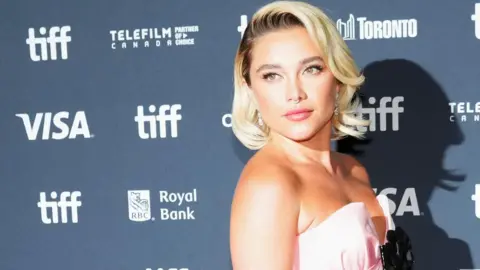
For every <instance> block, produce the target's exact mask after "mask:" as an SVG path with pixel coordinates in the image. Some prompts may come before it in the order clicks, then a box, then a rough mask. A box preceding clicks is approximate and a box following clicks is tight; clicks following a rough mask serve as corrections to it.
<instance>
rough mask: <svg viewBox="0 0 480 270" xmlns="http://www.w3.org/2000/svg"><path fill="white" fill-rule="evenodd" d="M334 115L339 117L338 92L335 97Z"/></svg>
mask: <svg viewBox="0 0 480 270" xmlns="http://www.w3.org/2000/svg"><path fill="white" fill-rule="evenodd" d="M333 113H334V114H335V116H338V92H337V94H336V95H335V110H334V111H333Z"/></svg>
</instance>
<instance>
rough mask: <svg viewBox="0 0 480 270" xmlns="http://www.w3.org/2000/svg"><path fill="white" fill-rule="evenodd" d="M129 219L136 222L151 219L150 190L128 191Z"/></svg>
mask: <svg viewBox="0 0 480 270" xmlns="http://www.w3.org/2000/svg"><path fill="white" fill-rule="evenodd" d="M128 218H129V219H130V220H131V221H136V222H142V221H147V220H150V219H151V204H150V190H129V191H128Z"/></svg>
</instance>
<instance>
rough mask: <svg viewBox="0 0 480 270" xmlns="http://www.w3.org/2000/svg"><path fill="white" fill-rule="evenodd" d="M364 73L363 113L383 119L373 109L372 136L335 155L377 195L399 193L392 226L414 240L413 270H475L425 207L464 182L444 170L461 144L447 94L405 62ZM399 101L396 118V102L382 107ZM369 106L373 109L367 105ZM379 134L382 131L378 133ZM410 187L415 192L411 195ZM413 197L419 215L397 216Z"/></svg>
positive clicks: (342, 146) (348, 143)
mask: <svg viewBox="0 0 480 270" xmlns="http://www.w3.org/2000/svg"><path fill="white" fill-rule="evenodd" d="M363 73H364V75H365V77H366V82H365V84H364V86H363V87H362V89H361V91H360V92H361V95H362V99H363V104H364V109H363V113H364V114H365V113H366V112H367V111H368V109H367V107H369V108H374V107H375V108H382V107H383V110H384V111H386V113H385V114H382V113H381V109H377V111H376V113H375V120H376V125H375V129H376V130H375V131H372V130H370V131H371V132H369V133H368V135H367V139H366V140H363V141H359V140H355V139H350V138H349V139H344V140H341V141H339V142H338V144H337V150H338V151H339V152H343V153H347V154H351V155H353V156H355V157H356V158H357V159H359V160H360V161H361V162H362V163H363V164H364V165H365V167H366V168H367V170H368V172H369V175H370V178H371V182H372V187H374V188H377V189H378V191H379V192H378V193H377V194H379V193H380V191H382V190H384V189H386V188H391V187H393V188H397V190H398V191H397V193H396V194H390V195H387V196H389V198H390V199H391V200H392V201H394V202H395V203H396V206H397V209H396V215H394V219H395V222H396V224H397V225H399V226H402V227H403V228H404V229H405V230H406V231H407V233H408V234H409V235H410V237H411V239H412V246H413V251H414V254H415V259H416V265H415V269H419V270H424V269H435V270H442V269H445V270H447V269H448V270H453V269H455V270H457V269H461V268H473V261H472V258H471V255H470V249H469V247H468V245H467V243H465V242H463V241H461V240H459V239H453V238H450V237H449V236H448V235H447V233H446V232H445V231H444V230H443V229H441V228H440V227H438V226H437V225H435V224H434V222H433V218H432V215H431V212H430V209H429V207H428V201H429V200H430V197H431V195H432V191H433V190H434V189H435V188H443V189H446V190H448V191H451V192H454V191H455V190H456V189H457V188H456V187H455V186H454V185H453V183H455V182H456V183H457V184H458V183H461V182H462V181H463V180H465V176H464V175H455V174H454V173H452V172H450V171H447V170H445V169H444V168H443V160H444V155H445V152H446V150H447V148H448V147H450V146H452V145H458V144H460V143H462V142H463V140H464V135H463V134H462V132H461V130H460V128H459V127H458V125H457V124H456V123H452V122H450V121H449V116H450V114H449V105H448V102H449V101H448V98H447V96H446V94H445V93H444V92H443V90H442V89H441V87H440V85H439V84H438V83H437V82H436V81H435V80H434V79H433V78H432V76H431V75H429V74H428V73H427V72H426V71H425V70H424V69H423V68H421V67H420V66H419V65H417V64H416V63H413V62H411V61H408V60H403V59H398V60H385V61H379V62H374V63H371V64H369V65H368V66H366V67H365V69H364V71H363ZM398 96H401V97H403V98H404V100H403V102H400V103H399V106H398V107H399V108H403V110H404V111H403V112H400V113H398V114H396V113H392V112H391V110H389V108H391V105H392V104H395V102H391V103H386V106H381V103H382V97H391V98H392V99H393V98H394V97H398ZM372 97H373V98H375V103H374V102H373V100H372V99H371V98H372ZM397 100H398V101H400V100H401V98H400V99H397ZM384 101H386V100H385V99H384ZM372 103H374V104H375V105H374V106H371V105H368V106H367V105H366V104H372ZM385 107H387V109H385ZM394 115H399V121H398V125H399V126H398V130H397V131H393V130H392V129H393V126H394V125H395V123H394V122H395V121H392V119H393V118H392V116H394ZM385 116H386V117H385ZM382 118H383V119H382ZM370 119H371V118H370ZM371 128H372V127H370V129H371ZM381 128H386V130H385V131H380V129H381ZM447 181H448V182H447ZM412 187H414V188H415V189H414V190H413V189H409V188H412ZM406 190H408V191H406ZM413 191H416V197H417V199H418V209H419V214H418V215H414V214H412V212H414V211H410V212H408V211H406V212H405V213H404V215H403V216H400V215H399V214H401V212H402V209H399V205H400V204H401V201H402V196H405V198H404V199H408V196H409V195H412V194H413ZM404 192H405V193H404ZM410 199H415V198H414V197H410ZM414 204H415V203H414V201H412V200H411V201H409V202H408V205H414Z"/></svg>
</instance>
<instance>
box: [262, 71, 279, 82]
mask: <svg viewBox="0 0 480 270" xmlns="http://www.w3.org/2000/svg"><path fill="white" fill-rule="evenodd" d="M277 77H278V74H275V73H267V74H264V75H263V79H264V80H267V81H273V80H275V79H276V78H277Z"/></svg>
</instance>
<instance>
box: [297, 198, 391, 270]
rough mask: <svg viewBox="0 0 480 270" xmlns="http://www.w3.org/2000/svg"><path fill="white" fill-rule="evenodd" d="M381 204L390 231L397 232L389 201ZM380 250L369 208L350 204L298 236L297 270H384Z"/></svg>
mask: <svg viewBox="0 0 480 270" xmlns="http://www.w3.org/2000/svg"><path fill="white" fill-rule="evenodd" d="M377 200H378V202H379V204H380V206H381V207H382V209H383V213H384V216H385V217H386V219H387V230H395V225H394V223H393V220H392V217H391V216H390V211H389V208H388V206H389V204H388V199H387V197H385V196H383V195H380V196H378V197H377ZM382 244H384V243H382ZM379 246H380V242H379V240H378V237H377V233H376V231H375V227H374V225H373V221H372V219H371V216H370V214H369V212H368V211H367V208H366V207H365V204H363V203H362V202H354V203H350V204H347V205H345V206H344V207H342V208H340V209H339V210H337V211H336V212H334V213H333V214H332V215H330V216H329V217H328V218H327V219H326V220H325V221H323V222H322V223H320V224H319V225H318V226H316V227H314V228H312V229H309V230H307V231H306V232H304V233H302V234H300V235H299V236H298V239H297V247H296V256H295V263H294V266H293V270H382V269H383V268H382V261H381V258H380V249H379Z"/></svg>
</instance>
